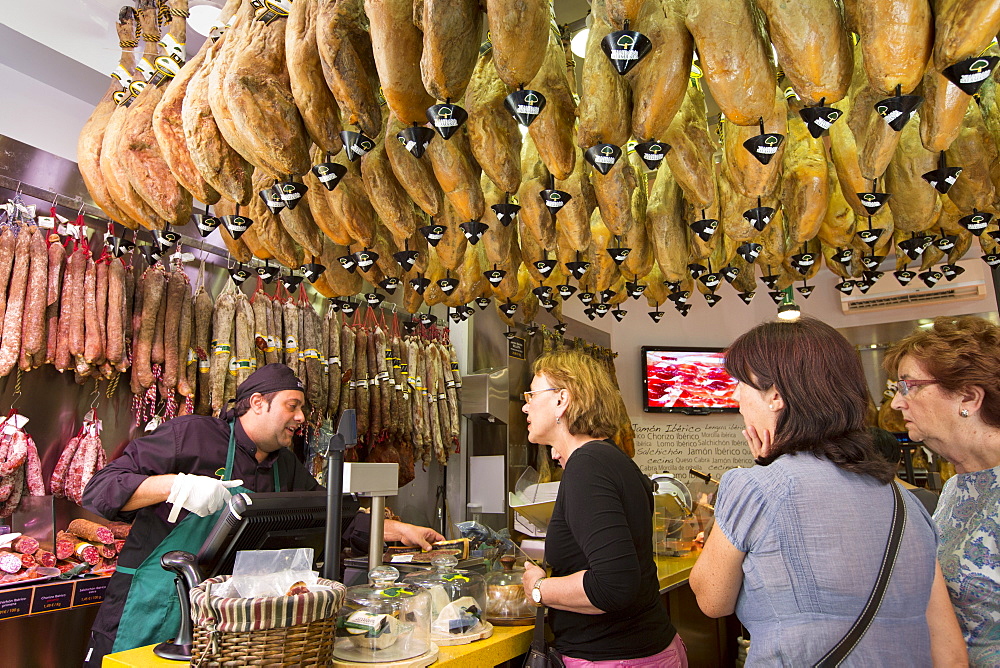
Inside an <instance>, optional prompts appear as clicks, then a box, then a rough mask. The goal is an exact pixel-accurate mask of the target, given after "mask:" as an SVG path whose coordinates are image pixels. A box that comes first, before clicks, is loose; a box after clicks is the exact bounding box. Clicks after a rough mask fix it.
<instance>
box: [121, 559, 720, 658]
mask: <svg viewBox="0 0 1000 668" xmlns="http://www.w3.org/2000/svg"><path fill="white" fill-rule="evenodd" d="M699 554H701V551H700V550H699V551H695V552H692V553H691V554H689V555H687V556H683V557H656V571H657V575H658V576H659V579H660V591H661V592H666V591H670V590H671V589H674V588H676V587H678V586H680V585H682V584H684V583H685V582H687V579H688V576H689V575H690V574H691V567H692V566H694V562H696V561H697V560H698V555H699ZM533 629H534V626H494V627H493V635H492V636H491V637H489V638H487V639H486V640H478V641H476V642H474V643H470V644H468V645H456V646H453V647H441V648H440V651H439V654H438V660H437V661H436V662H435V663H434V664H433V667H434V668H492V667H493V666H495V665H497V664H498V663H503V662H504V661H508V660H510V659H513V658H514V657H516V656H520V655H521V654H524V653H525V652H527V651H528V647H529V646H530V645H531V632H532V630H533ZM102 665H103V668H166V667H170V668H177V667H178V666H183V665H186V664H183V663H180V662H178V661H167V660H166V659H161V658H159V657H158V656H156V655H155V654H153V645H148V646H146V647H139V648H137V649H131V650H128V651H127V652H118V653H117V654H109V655H107V656H106V657H104V663H103V664H102Z"/></svg>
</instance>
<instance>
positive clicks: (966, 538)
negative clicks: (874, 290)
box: [885, 317, 1000, 666]
mask: <svg viewBox="0 0 1000 668" xmlns="http://www.w3.org/2000/svg"><path fill="white" fill-rule="evenodd" d="M885 368H886V370H887V371H888V372H889V374H890V375H892V376H894V377H897V378H899V381H898V382H897V383H896V390H897V391H896V396H895V397H894V398H893V400H892V407H893V408H895V409H897V410H899V411H900V412H902V414H903V419H904V420H905V421H906V428H907V430H908V431H909V434H910V439H911V440H914V441H922V442H923V443H924V445H926V446H927V447H928V448H930V449H931V450H933V451H934V452H936V453H938V454H939V455H941V456H943V457H945V458H947V459H948V461H950V462H952V463H953V464H954V465H955V471H956V472H957V475H955V476H953V477H952V478H950V479H949V480H948V481H947V482H946V483H945V484H944V489H942V491H941V498H940V500H939V501H938V506H937V510H936V511H935V512H934V521H935V523H936V524H937V527H938V537H939V540H940V542H939V545H938V559H939V561H940V562H941V569H942V570H943V572H944V577H945V580H946V581H947V583H948V591H949V593H950V594H951V601H952V603H953V604H954V605H955V609H956V611H957V612H958V619H959V622H960V623H961V625H962V631H963V633H964V635H965V640H966V642H967V643H968V644H969V658H970V662H971V663H972V665H975V666H1000V327H997V326H996V325H994V324H992V323H990V322H988V321H986V320H983V319H982V318H975V317H964V318H959V319H958V320H955V319H953V318H937V319H936V320H935V321H934V325H933V327H931V328H930V329H926V330H923V329H921V330H917V331H916V332H915V333H913V334H911V335H910V336H908V337H907V338H905V339H903V340H902V341H900V342H899V343H898V344H896V345H895V346H894V347H893V348H892V349H891V350H890V351H889V352H888V354H887V355H886V358H885Z"/></svg>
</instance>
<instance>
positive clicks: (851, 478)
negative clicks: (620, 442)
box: [690, 318, 966, 666]
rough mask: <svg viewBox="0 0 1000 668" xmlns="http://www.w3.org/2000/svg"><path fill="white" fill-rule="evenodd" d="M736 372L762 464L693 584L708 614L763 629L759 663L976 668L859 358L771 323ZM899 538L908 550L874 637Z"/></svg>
mask: <svg viewBox="0 0 1000 668" xmlns="http://www.w3.org/2000/svg"><path fill="white" fill-rule="evenodd" d="M726 369H727V370H728V371H729V373H730V374H731V375H732V376H733V377H735V378H736V379H737V380H738V381H739V383H740V384H739V386H738V388H737V392H736V398H737V400H738V401H739V405H740V414H741V415H742V416H743V421H744V423H745V427H746V428H745V429H744V431H743V434H744V436H745V437H746V440H747V443H748V444H749V446H750V451H751V453H752V454H753V456H754V457H755V459H756V461H757V463H758V464H759V465H758V466H754V467H752V468H748V469H733V470H731V471H728V472H726V473H725V474H724V475H723V476H722V480H721V481H720V484H719V491H718V495H717V498H716V503H715V527H714V529H713V530H712V533H711V534H710V535H709V537H708V540H707V541H706V542H705V548H704V550H703V552H702V554H701V556H700V557H699V558H698V561H697V563H696V564H695V566H694V568H693V569H692V571H691V578H690V584H691V589H692V590H693V591H694V593H695V596H697V599H698V605H699V606H700V607H701V609H702V610H703V611H704V612H705V614H707V615H709V616H711V617H721V616H723V615H728V614H732V613H733V612H735V613H736V614H737V616H738V617H739V618H740V621H742V622H743V625H744V626H746V627H747V629H748V630H749V631H750V636H751V641H750V651H749V654H748V656H747V661H746V665H747V666H778V665H781V666H812V665H817V664H818V662H820V661H821V659H822V660H823V662H822V663H821V664H819V665H824V666H827V665H840V664H839V661H838V662H837V663H832V662H830V661H831V659H827V658H826V657H827V656H828V655H833V656H835V657H836V659H839V660H842V661H843V665H845V666H850V665H853V666H897V665H906V666H931V665H935V666H938V665H965V662H966V658H965V645H964V643H963V642H962V636H961V633H960V631H959V628H958V622H957V621H956V620H955V614H954V612H953V610H952V608H951V604H950V602H949V601H948V592H947V589H946V587H945V583H944V579H943V578H942V577H941V571H940V569H939V568H937V561H936V559H935V553H936V538H935V534H934V526H933V523H932V521H931V518H930V515H928V513H927V511H926V510H925V509H924V507H923V506H922V505H921V504H920V502H919V501H917V499H916V498H915V497H914V496H913V495H912V494H907V493H903V492H900V490H899V488H898V487H897V486H895V485H894V484H893V482H892V479H893V476H894V474H895V468H896V467H895V465H893V464H890V463H889V462H888V461H886V460H885V459H883V458H882V457H880V456H879V455H878V454H876V450H875V446H874V443H873V442H872V437H871V434H870V433H869V431H868V429H867V424H866V416H867V412H868V411H867V408H868V385H867V383H866V381H865V375H864V371H863V370H862V366H861V359H860V358H859V356H858V354H857V351H856V350H855V349H854V347H853V346H852V345H851V344H850V343H848V342H847V340H846V339H845V338H844V337H843V336H841V335H840V334H839V333H838V332H837V331H836V330H834V329H833V328H832V327H830V326H829V325H826V324H824V323H822V322H820V321H818V320H814V319H811V318H803V319H802V320H799V321H798V322H770V323H764V324H762V325H758V326H757V327H755V328H753V329H751V330H750V331H749V332H747V333H746V334H744V335H742V336H741V337H739V338H738V339H737V340H736V341H735V342H734V343H733V345H732V346H731V347H730V348H729V350H728V351H727V352H726ZM897 513H900V514H901V515H902V523H901V527H900V528H899V529H894V524H895V521H896V519H897V517H899V515H897ZM895 531H899V533H898V534H896V533H895ZM890 535H898V536H899V543H898V544H899V548H898V552H897V554H896V556H895V561H894V566H893V565H890V568H889V571H888V579H887V584H886V586H885V589H884V595H883V596H882V598H881V602H880V604H879V605H878V606H875V607H874V608H873V610H874V611H875V613H876V614H874V616H873V617H872V618H871V619H870V621H869V622H868V626H867V627H864V623H865V621H864V620H865V619H866V618H865V617H864V616H863V615H862V610H865V609H867V608H868V607H869V606H868V604H867V602H868V601H869V599H870V597H872V596H873V591H875V590H876V587H875V585H876V582H879V579H880V577H882V576H883V573H882V569H883V566H882V564H883V560H884V559H885V555H886V554H887V545H888V544H889V543H890ZM856 620H862V621H861V622H857V621H856ZM856 623H858V624H860V626H861V627H862V628H861V629H859V631H860V639H859V640H858V641H856V642H855V641H854V638H855V637H856V636H857V634H858V631H854V632H853V633H849V631H850V630H851V629H852V627H853V626H855V624H856ZM845 639H847V642H844V640H845ZM835 648H836V649H835ZM841 648H842V649H841ZM838 650H839V652H840V654H838ZM844 650H846V652H844ZM843 653H846V654H847V656H846V657H844V656H842V655H841V654H843ZM836 659H833V660H836Z"/></svg>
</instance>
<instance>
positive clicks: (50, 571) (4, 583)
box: [0, 566, 60, 589]
mask: <svg viewBox="0 0 1000 668" xmlns="http://www.w3.org/2000/svg"><path fill="white" fill-rule="evenodd" d="M33 568H34V569H35V571H36V576H35V577H30V578H24V579H17V580H5V579H4V578H0V589H13V588H15V587H24V586H27V585H33V584H38V583H39V582H48V581H49V580H51V579H52V578H56V577H59V573H60V571H59V569H58V568H46V567H45V566H35V567H33ZM4 577H6V576H4Z"/></svg>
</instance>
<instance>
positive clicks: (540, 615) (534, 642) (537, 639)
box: [524, 605, 566, 668]
mask: <svg viewBox="0 0 1000 668" xmlns="http://www.w3.org/2000/svg"><path fill="white" fill-rule="evenodd" d="M524 668H566V664H564V663H563V660H562V655H561V654H559V652H557V651H556V648H555V647H549V646H548V643H546V642H545V606H544V605H540V606H538V611H537V612H536V613H535V634H534V636H533V637H532V639H531V649H529V650H528V656H527V657H525V659H524Z"/></svg>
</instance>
